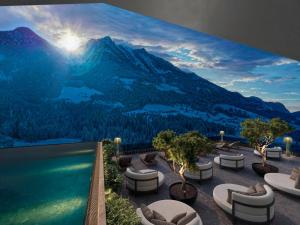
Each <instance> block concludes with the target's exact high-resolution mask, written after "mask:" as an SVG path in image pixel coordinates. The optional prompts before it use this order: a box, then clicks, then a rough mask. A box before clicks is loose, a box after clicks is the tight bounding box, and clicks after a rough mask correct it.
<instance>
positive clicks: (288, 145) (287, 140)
mask: <svg viewBox="0 0 300 225" xmlns="http://www.w3.org/2000/svg"><path fill="white" fill-rule="evenodd" d="M283 141H284V143H285V154H286V155H287V156H290V155H291V145H292V143H293V138H291V137H285V138H284V139H283Z"/></svg>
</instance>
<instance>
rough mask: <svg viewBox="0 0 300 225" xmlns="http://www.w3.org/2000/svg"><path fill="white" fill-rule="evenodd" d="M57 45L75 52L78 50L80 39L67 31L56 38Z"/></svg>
mask: <svg viewBox="0 0 300 225" xmlns="http://www.w3.org/2000/svg"><path fill="white" fill-rule="evenodd" d="M57 44H58V47H60V48H63V49H65V50H67V51H68V52H76V51H77V50H79V48H80V46H81V44H82V41H81V39H80V38H79V36H78V35H77V34H75V33H72V32H67V33H66V34H64V35H62V36H61V38H60V39H59V40H58V43H57Z"/></svg>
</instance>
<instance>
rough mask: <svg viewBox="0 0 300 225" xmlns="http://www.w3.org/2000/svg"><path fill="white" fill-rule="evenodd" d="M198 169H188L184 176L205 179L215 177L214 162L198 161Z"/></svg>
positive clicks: (199, 179)
mask: <svg viewBox="0 0 300 225" xmlns="http://www.w3.org/2000/svg"><path fill="white" fill-rule="evenodd" d="M196 166H197V169H196V170H195V171H188V170H187V171H186V172H185V173H184V176H185V177H186V178H188V179H193V180H198V181H203V180H208V179H211V178H212V177H213V164H212V162H208V163H196Z"/></svg>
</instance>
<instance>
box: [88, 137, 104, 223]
mask: <svg viewBox="0 0 300 225" xmlns="http://www.w3.org/2000/svg"><path fill="white" fill-rule="evenodd" d="M84 224H85V225H106V212H105V189H104V168H103V146H102V142H98V143H97V148H96V159H95V163H94V169H93V175H92V179H91V184H90V193H89V198H88V205H87V211H86V217H85V222H84Z"/></svg>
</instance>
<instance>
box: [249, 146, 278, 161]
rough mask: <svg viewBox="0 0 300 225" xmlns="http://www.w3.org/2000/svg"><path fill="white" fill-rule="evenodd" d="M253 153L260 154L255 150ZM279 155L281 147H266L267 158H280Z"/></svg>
mask: <svg viewBox="0 0 300 225" xmlns="http://www.w3.org/2000/svg"><path fill="white" fill-rule="evenodd" d="M253 153H254V154H255V155H257V156H261V154H260V153H259V152H258V151H257V150H254V151H253ZM281 156H282V148H281V147H273V148H266V157H267V159H278V160H280V159H281Z"/></svg>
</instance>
